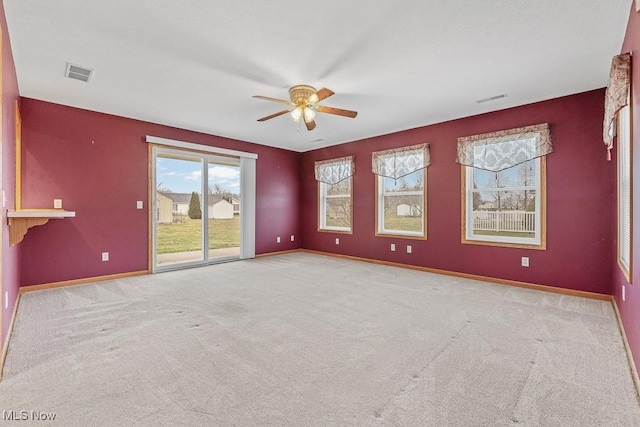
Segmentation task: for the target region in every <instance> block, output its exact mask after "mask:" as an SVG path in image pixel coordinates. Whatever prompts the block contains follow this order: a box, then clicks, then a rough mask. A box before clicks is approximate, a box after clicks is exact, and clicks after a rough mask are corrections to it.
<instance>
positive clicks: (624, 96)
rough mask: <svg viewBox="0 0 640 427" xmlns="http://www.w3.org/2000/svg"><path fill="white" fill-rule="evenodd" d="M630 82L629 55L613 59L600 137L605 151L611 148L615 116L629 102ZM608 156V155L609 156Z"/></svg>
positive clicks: (614, 130)
mask: <svg viewBox="0 0 640 427" xmlns="http://www.w3.org/2000/svg"><path fill="white" fill-rule="evenodd" d="M630 80H631V54H630V53H625V54H622V55H617V56H614V57H613V60H612V61H611V73H610V74H609V86H608V87H607V91H606V93H605V99H604V126H603V131H602V137H603V139H604V145H606V146H607V151H608V152H609V151H611V148H613V137H614V136H615V135H616V115H617V114H618V111H620V109H621V108H622V107H624V106H625V105H627V103H628V102H629V87H630ZM609 156H610V154H609Z"/></svg>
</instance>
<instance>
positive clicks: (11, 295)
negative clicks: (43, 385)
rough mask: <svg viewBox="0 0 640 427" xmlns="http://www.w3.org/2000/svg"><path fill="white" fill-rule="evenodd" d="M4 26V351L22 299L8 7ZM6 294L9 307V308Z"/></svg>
mask: <svg viewBox="0 0 640 427" xmlns="http://www.w3.org/2000/svg"><path fill="white" fill-rule="evenodd" d="M0 25H1V27H2V118H1V120H2V190H3V191H4V196H5V197H6V202H5V205H4V206H3V209H2V214H0V217H1V221H2V225H1V226H2V242H1V244H2V249H1V250H2V257H1V260H2V261H1V263H2V264H1V265H2V272H1V276H2V278H1V279H0V280H2V286H1V288H2V295H1V296H0V301H2V306H1V308H0V311H1V312H2V314H1V316H2V322H0V324H2V328H1V329H2V330H1V331H0V352H1V351H2V348H4V347H3V346H4V342H5V339H6V337H7V333H8V330H9V324H10V322H11V316H12V314H13V309H14V307H15V305H16V300H17V298H18V286H19V283H18V250H17V248H15V247H13V248H12V247H9V229H8V226H7V218H6V216H7V213H6V211H7V209H13V208H14V207H15V188H16V187H15V186H16V184H15V182H16V166H15V165H16V154H15V152H16V150H15V147H16V146H15V141H16V132H15V129H16V127H15V102H16V101H17V100H18V80H17V78H16V68H15V65H14V63H13V55H12V54H11V44H10V42H9V32H8V31H7V22H6V20H5V16H4V6H3V7H2V8H0ZM5 293H6V295H8V304H7V308H5Z"/></svg>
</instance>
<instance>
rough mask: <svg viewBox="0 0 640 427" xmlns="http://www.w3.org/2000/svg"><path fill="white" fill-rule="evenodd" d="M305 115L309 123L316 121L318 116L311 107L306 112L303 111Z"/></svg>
mask: <svg viewBox="0 0 640 427" xmlns="http://www.w3.org/2000/svg"><path fill="white" fill-rule="evenodd" d="M303 113H304V121H305V122H307V123H309V122H310V121H312V120H313V119H314V117H315V116H316V112H315V111H313V110H312V109H311V108H309V107H305V108H304V110H303Z"/></svg>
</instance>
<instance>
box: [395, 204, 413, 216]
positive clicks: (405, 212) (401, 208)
mask: <svg viewBox="0 0 640 427" xmlns="http://www.w3.org/2000/svg"><path fill="white" fill-rule="evenodd" d="M396 214H397V215H398V216H409V215H411V206H409V205H407V204H404V203H403V204H401V205H398V207H397V208H396Z"/></svg>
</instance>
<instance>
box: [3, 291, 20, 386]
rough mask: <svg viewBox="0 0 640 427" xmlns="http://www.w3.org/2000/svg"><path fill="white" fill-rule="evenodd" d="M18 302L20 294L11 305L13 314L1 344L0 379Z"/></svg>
mask: <svg viewBox="0 0 640 427" xmlns="http://www.w3.org/2000/svg"><path fill="white" fill-rule="evenodd" d="M19 303H20V294H18V296H17V297H16V304H15V305H14V306H13V314H12V315H11V320H10V321H9V329H7V338H6V340H5V342H4V345H3V346H2V354H0V380H2V373H3V371H4V361H5V359H6V358H7V352H8V351H9V341H11V335H12V334H13V325H14V324H15V321H16V314H17V313H18V304H19Z"/></svg>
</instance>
